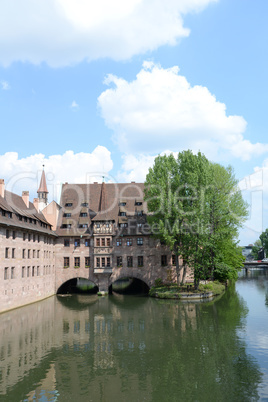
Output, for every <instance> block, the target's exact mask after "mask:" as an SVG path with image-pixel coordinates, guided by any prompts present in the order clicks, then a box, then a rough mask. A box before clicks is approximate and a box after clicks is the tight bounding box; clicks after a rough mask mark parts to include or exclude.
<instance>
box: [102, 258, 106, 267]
mask: <svg viewBox="0 0 268 402" xmlns="http://www.w3.org/2000/svg"><path fill="white" fill-rule="evenodd" d="M101 266H102V268H105V257H101Z"/></svg>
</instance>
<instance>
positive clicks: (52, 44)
mask: <svg viewBox="0 0 268 402" xmlns="http://www.w3.org/2000/svg"><path fill="white" fill-rule="evenodd" d="M216 1H217V0H165V1H161V0H128V1H125V0H114V1H113V2H111V1H108V0H98V1H97V2H96V1H93V0H35V1H33V0H24V1H21V0H9V1H8V2H5V1H2V2H0V63H2V64H3V65H5V66H7V65H9V64H10V63H12V62H13V61H18V60H20V61H30V62H32V63H35V64H38V63H41V62H43V61H45V62H47V63H48V64H49V65H51V66H64V65H69V64H72V63H76V62H80V61H82V60H85V59H86V60H94V59H97V58H101V57H111V58H113V59H115V60H125V59H128V58H130V57H132V56H133V55H135V54H140V53H145V52H147V51H152V50H154V49H157V48H158V47H159V46H163V45H174V44H176V43H177V41H178V40H179V39H180V38H183V37H186V36H188V35H189V29H187V28H185V27H184V25H183V17H184V15H185V14H187V13H190V12H199V11H201V10H202V9H204V8H205V7H207V6H208V5H209V4H210V3H215V2H216Z"/></svg>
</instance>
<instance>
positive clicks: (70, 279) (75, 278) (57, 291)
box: [56, 276, 99, 294]
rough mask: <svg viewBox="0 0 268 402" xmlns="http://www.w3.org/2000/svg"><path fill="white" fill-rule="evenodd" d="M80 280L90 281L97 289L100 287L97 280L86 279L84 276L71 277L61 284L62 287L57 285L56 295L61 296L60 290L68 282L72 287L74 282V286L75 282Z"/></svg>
mask: <svg viewBox="0 0 268 402" xmlns="http://www.w3.org/2000/svg"><path fill="white" fill-rule="evenodd" d="M78 279H85V280H88V281H90V282H92V283H93V284H94V285H95V286H96V287H97V288H98V287H99V286H98V283H97V282H96V280H94V278H85V277H83V276H72V277H70V278H65V280H64V281H63V282H61V284H60V285H59V284H57V289H56V294H59V293H60V289H61V288H63V287H64V286H65V285H67V284H68V282H70V286H72V284H71V283H72V282H73V284H74V283H75V281H77V280H78Z"/></svg>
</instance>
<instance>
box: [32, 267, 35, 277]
mask: <svg viewBox="0 0 268 402" xmlns="http://www.w3.org/2000/svg"><path fill="white" fill-rule="evenodd" d="M34 270H35V267H32V276H34Z"/></svg>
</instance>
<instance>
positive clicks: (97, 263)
mask: <svg viewBox="0 0 268 402" xmlns="http://www.w3.org/2000/svg"><path fill="white" fill-rule="evenodd" d="M96 265H97V267H98V268H99V267H100V259H99V257H97V258H96Z"/></svg>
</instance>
